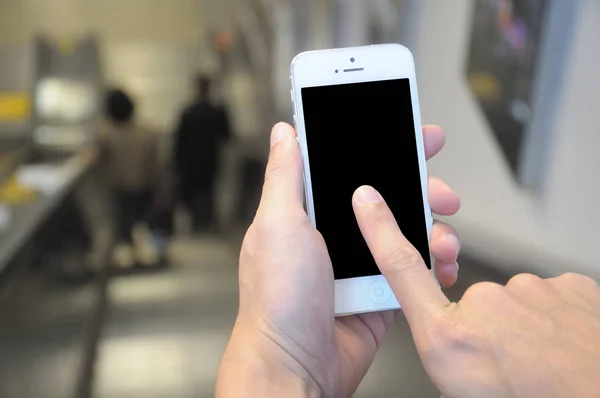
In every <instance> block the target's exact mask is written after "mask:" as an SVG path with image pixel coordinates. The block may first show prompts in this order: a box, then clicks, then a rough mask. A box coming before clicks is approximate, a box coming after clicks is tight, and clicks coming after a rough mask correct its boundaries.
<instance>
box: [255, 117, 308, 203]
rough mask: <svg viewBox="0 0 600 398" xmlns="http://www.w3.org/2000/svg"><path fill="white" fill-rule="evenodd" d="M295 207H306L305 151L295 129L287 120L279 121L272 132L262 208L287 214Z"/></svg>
mask: <svg viewBox="0 0 600 398" xmlns="http://www.w3.org/2000/svg"><path fill="white" fill-rule="evenodd" d="M293 207H298V208H300V209H302V210H303V209H304V181H303V164H302V155H301V154H300V146H299V145H298V142H297V140H296V132H295V130H294V129H293V128H292V126H290V125H289V124H287V123H279V124H277V125H276V126H275V127H274V128H273V131H272V133H271V151H270V154H269V162H268V164H267V171H266V174H265V183H264V186H263V192H262V198H261V201H260V209H259V211H261V212H282V214H285V213H286V212H287V211H288V210H289V209H290V208H293Z"/></svg>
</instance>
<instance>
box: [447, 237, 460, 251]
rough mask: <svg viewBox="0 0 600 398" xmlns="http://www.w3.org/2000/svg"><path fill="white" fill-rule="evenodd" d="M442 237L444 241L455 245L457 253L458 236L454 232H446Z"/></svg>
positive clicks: (458, 247) (458, 249)
mask: <svg viewBox="0 0 600 398" xmlns="http://www.w3.org/2000/svg"><path fill="white" fill-rule="evenodd" d="M444 239H445V240H446V242H448V243H449V244H451V245H452V246H454V247H456V252H457V254H458V252H459V251H460V240H458V237H457V236H456V235H454V234H448V235H446V236H444Z"/></svg>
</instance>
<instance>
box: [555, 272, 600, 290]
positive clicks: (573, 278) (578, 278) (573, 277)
mask: <svg viewBox="0 0 600 398" xmlns="http://www.w3.org/2000/svg"><path fill="white" fill-rule="evenodd" d="M558 280H559V281H560V282H563V283H566V284H567V285H569V286H572V287H575V288H585V289H600V286H598V282H596V281H595V280H594V279H592V278H590V277H589V276H585V275H581V274H576V273H573V272H569V273H566V274H564V275H562V276H560V277H559V278H558Z"/></svg>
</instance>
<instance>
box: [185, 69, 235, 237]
mask: <svg viewBox="0 0 600 398" xmlns="http://www.w3.org/2000/svg"><path fill="white" fill-rule="evenodd" d="M211 89H212V81H211V80H210V79H209V78H208V77H206V76H200V77H198V78H197V79H196V97H195V100H194V102H193V103H192V104H191V105H190V106H188V107H187V108H186V109H185V111H184V112H183V114H182V116H181V120H180V123H179V127H178V128H177V131H176V134H175V154H174V159H175V167H176V171H177V174H178V178H179V184H180V194H181V200H182V202H183V204H184V205H185V206H186V207H187V209H188V210H189V212H190V213H191V215H192V221H193V227H194V230H195V231H201V230H204V229H208V228H211V227H215V226H216V225H215V206H214V200H215V198H214V197H215V186H216V177H217V175H218V171H219V165H220V163H221V152H222V149H223V147H224V145H225V143H226V142H227V141H228V140H229V138H230V135H231V131H230V123H229V116H228V114H227V111H226V109H225V107H224V106H222V105H217V104H213V103H212V101H211Z"/></svg>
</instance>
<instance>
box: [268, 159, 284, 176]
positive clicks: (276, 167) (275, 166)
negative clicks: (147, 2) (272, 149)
mask: <svg viewBox="0 0 600 398" xmlns="http://www.w3.org/2000/svg"><path fill="white" fill-rule="evenodd" d="M285 168H286V164H285V161H284V159H281V158H277V157H274V158H271V160H269V163H268V164H267V170H266V176H265V179H266V180H270V178H271V176H273V175H277V174H279V173H281V172H282V171H284V170H285Z"/></svg>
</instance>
